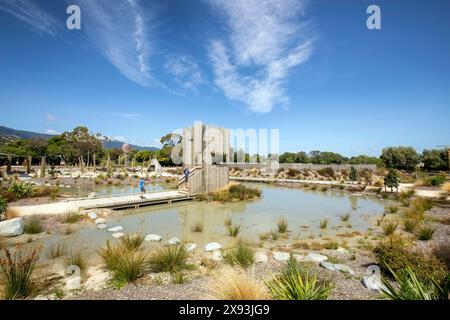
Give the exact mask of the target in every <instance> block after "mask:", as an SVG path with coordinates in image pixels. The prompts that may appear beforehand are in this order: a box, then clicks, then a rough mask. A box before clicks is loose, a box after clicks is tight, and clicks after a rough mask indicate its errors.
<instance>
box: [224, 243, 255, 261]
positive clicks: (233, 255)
mask: <svg viewBox="0 0 450 320" xmlns="http://www.w3.org/2000/svg"><path fill="white" fill-rule="evenodd" d="M254 255H255V254H254V252H253V249H252V248H251V247H250V246H249V245H248V244H246V243H245V242H243V241H239V242H238V244H237V246H236V248H233V249H231V250H228V252H227V253H226V254H225V255H224V259H225V261H226V262H228V263H229V264H231V265H235V264H237V265H240V266H241V267H244V268H246V267H248V266H251V265H252V264H253V263H254V262H255V258H254Z"/></svg>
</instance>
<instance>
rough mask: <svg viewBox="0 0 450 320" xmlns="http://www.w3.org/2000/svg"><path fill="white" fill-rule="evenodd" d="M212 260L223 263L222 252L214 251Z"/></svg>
mask: <svg viewBox="0 0 450 320" xmlns="http://www.w3.org/2000/svg"><path fill="white" fill-rule="evenodd" d="M211 259H213V260H214V261H221V260H222V259H223V255H222V252H220V250H214V251H213V253H212V257H211Z"/></svg>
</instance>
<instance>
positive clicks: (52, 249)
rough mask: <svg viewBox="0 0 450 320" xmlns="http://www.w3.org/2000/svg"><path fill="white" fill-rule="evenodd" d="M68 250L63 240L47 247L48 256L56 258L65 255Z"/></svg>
mask: <svg viewBox="0 0 450 320" xmlns="http://www.w3.org/2000/svg"><path fill="white" fill-rule="evenodd" d="M66 252H67V248H66V246H65V245H64V244H63V243H61V242H56V243H52V244H51V245H50V246H49V247H48V248H47V257H48V258H50V259H56V258H59V257H61V256H63V255H65V254H66Z"/></svg>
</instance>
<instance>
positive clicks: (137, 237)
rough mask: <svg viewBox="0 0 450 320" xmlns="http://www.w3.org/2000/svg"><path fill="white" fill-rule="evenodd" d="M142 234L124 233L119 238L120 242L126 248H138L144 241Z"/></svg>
mask: <svg viewBox="0 0 450 320" xmlns="http://www.w3.org/2000/svg"><path fill="white" fill-rule="evenodd" d="M144 238H145V237H144V236H143V235H142V234H139V233H136V234H125V235H124V236H123V237H122V238H120V242H121V243H122V245H123V246H124V247H125V248H126V249H127V250H130V251H132V250H138V249H140V248H141V246H142V243H144Z"/></svg>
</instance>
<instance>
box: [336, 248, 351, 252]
mask: <svg viewBox="0 0 450 320" xmlns="http://www.w3.org/2000/svg"><path fill="white" fill-rule="evenodd" d="M336 252H339V253H347V252H348V251H347V249H345V248H342V247H339V248H337V249H336Z"/></svg>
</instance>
